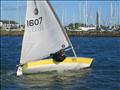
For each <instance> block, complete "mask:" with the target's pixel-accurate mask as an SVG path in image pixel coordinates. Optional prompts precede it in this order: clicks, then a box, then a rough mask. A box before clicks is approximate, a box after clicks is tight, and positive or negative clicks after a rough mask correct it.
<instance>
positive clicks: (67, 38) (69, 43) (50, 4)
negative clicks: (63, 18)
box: [47, 1, 77, 57]
mask: <svg viewBox="0 0 120 90" xmlns="http://www.w3.org/2000/svg"><path fill="white" fill-rule="evenodd" d="M47 3H48V5H49V7H50V8H51V10H52V11H53V13H54V15H55V17H56V19H57V21H58V23H59V25H60V27H61V28H62V31H63V33H64V35H65V37H66V39H67V41H68V43H69V45H70V47H71V49H72V51H73V54H74V56H75V57H77V55H76V52H75V50H74V47H73V45H72V43H71V41H70V39H69V37H68V35H67V33H66V31H65V29H64V27H63V26H62V24H61V22H60V20H59V18H58V16H57V15H56V13H55V11H54V9H53V7H52V6H51V4H50V2H49V1H47Z"/></svg>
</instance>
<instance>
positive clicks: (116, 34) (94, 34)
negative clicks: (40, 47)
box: [0, 31, 120, 37]
mask: <svg viewBox="0 0 120 90" xmlns="http://www.w3.org/2000/svg"><path fill="white" fill-rule="evenodd" d="M23 34H24V31H0V36H23ZM67 34H68V36H80V37H120V32H80V31H67Z"/></svg>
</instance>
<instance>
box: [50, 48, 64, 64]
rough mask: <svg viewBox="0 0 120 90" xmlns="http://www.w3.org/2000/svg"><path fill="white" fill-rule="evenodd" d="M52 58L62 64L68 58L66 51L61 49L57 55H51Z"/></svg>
mask: <svg viewBox="0 0 120 90" xmlns="http://www.w3.org/2000/svg"><path fill="white" fill-rule="evenodd" d="M50 56H51V57H52V58H53V60H55V61H57V62H62V61H64V59H65V58H66V56H65V51H64V49H61V50H60V51H58V52H56V53H52V54H50Z"/></svg>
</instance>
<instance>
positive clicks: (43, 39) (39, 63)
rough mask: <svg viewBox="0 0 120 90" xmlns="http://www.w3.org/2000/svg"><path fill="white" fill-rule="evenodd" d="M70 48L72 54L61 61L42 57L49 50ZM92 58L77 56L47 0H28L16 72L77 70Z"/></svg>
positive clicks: (45, 55)
mask: <svg viewBox="0 0 120 90" xmlns="http://www.w3.org/2000/svg"><path fill="white" fill-rule="evenodd" d="M68 48H71V49H72V51H73V54H74V55H75V57H66V59H65V60H64V61H62V62H56V61H54V60H53V59H51V58H49V59H45V58H46V57H49V56H50V54H51V53H55V52H57V51H59V50H61V49H65V50H66V49H68ZM92 60H93V58H83V57H77V56H76V53H75V51H74V49H73V46H72V44H71V42H70V40H69V38H68V36H67V34H66V32H65V30H64V28H63V26H62V24H61V23H60V21H59V19H58V17H57V15H56V14H55V12H54V10H53V8H52V6H51V4H50V2H48V1H43V0H41V1H38V0H33V1H27V11H26V20H25V32H24V37H23V42H22V51H21V58H20V64H19V66H18V69H17V75H18V76H19V75H22V74H27V73H28V74H29V73H39V72H48V71H64V70H75V69H76V70H79V69H81V68H86V67H89V66H90V65H91V63H92Z"/></svg>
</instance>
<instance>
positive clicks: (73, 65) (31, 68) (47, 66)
mask: <svg viewBox="0 0 120 90" xmlns="http://www.w3.org/2000/svg"><path fill="white" fill-rule="evenodd" d="M92 61H93V58H84V57H77V58H75V57H67V58H66V59H65V60H64V61H63V62H55V61H54V60H53V59H45V60H39V61H34V62H29V63H27V64H25V65H24V66H23V73H38V72H47V71H64V70H74V69H81V68H86V67H90V65H91V63H92Z"/></svg>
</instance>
